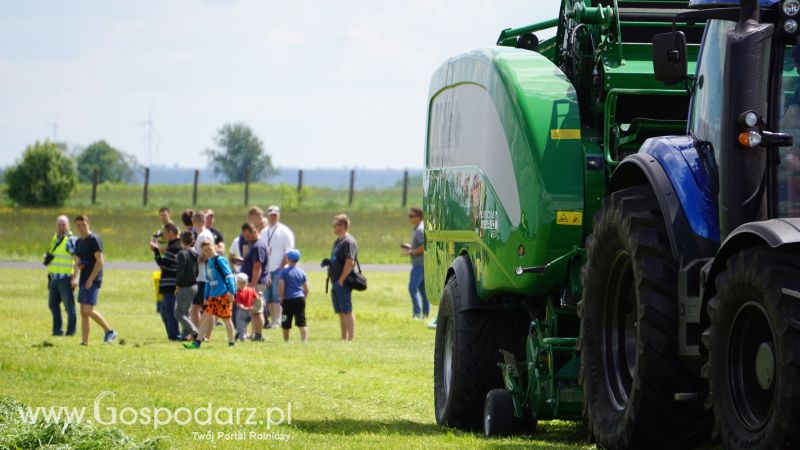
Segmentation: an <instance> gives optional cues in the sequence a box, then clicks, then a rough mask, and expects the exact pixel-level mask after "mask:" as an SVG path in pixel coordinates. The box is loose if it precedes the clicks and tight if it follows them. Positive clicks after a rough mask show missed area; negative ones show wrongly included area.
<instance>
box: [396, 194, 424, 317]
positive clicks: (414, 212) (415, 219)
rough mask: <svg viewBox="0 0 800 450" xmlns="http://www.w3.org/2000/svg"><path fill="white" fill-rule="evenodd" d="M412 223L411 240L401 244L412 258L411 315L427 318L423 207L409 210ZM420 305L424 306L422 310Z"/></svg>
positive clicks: (404, 251) (409, 281)
mask: <svg viewBox="0 0 800 450" xmlns="http://www.w3.org/2000/svg"><path fill="white" fill-rule="evenodd" d="M408 221H409V222H410V223H411V226H412V227H413V228H412V231H411V242H407V243H404V244H403V245H401V247H402V248H403V255H404V256H408V257H410V258H411V276H410V277H409V280H408V293H409V294H411V317H412V318H413V319H426V318H427V317H428V314H429V313H430V309H431V306H430V303H429V302H428V296H427V295H425V256H424V255H423V253H425V245H424V244H425V225H424V223H423V221H422V208H416V207H415V208H411V209H410V210H409V211H408ZM420 305H421V306H422V308H421V310H420Z"/></svg>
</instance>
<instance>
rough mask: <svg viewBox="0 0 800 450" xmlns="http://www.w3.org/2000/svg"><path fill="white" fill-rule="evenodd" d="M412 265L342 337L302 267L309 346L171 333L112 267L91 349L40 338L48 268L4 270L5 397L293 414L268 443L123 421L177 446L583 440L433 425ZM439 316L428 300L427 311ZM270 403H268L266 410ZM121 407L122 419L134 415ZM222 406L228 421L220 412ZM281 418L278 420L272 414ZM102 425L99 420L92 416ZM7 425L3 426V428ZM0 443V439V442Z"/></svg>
mask: <svg viewBox="0 0 800 450" xmlns="http://www.w3.org/2000/svg"><path fill="white" fill-rule="evenodd" d="M406 277H407V274H405V273H391V274H390V273H371V274H369V282H370V288H369V290H368V291H366V292H364V293H356V294H355V295H354V308H355V313H356V317H357V325H356V340H355V341H354V342H351V343H347V342H342V341H340V340H339V339H338V337H339V331H338V319H337V317H336V316H335V315H334V314H333V312H332V311H331V307H330V301H329V299H328V297H327V296H326V295H325V294H324V292H323V290H324V278H323V274H321V273H312V274H310V287H311V294H310V297H309V301H308V325H309V331H310V342H309V343H308V344H306V345H301V344H300V343H299V342H298V340H297V337H298V336H297V335H296V331H294V332H293V333H294V335H293V336H292V341H291V342H289V343H283V342H281V341H280V338H279V337H278V333H279V331H277V330H275V331H273V330H268V331H266V333H267V335H266V337H267V341H268V342H266V343H252V342H247V343H244V344H240V345H237V346H236V347H234V348H228V347H227V345H226V344H225V339H224V331H223V329H222V328H216V329H215V330H214V334H213V336H212V341H211V343H209V344H207V345H204V346H203V348H201V349H200V350H199V351H191V350H185V349H183V348H181V347H180V345H179V344H176V343H170V342H168V341H166V339H165V336H164V330H163V326H162V324H161V321H160V319H159V317H158V316H157V315H156V314H155V312H154V302H153V299H152V297H153V296H152V293H151V292H152V290H151V289H150V284H149V283H150V272H149V271H114V270H109V271H108V272H107V275H106V280H105V282H104V285H103V289H102V290H101V296H100V303H99V307H98V309H99V310H100V311H102V313H103V314H104V315H105V316H106V317H107V319H108V320H109V322H110V323H111V325H112V326H113V327H114V328H115V329H116V330H117V331H118V333H119V335H120V343H118V344H114V345H103V344H102V335H101V333H100V331H99V329H98V328H96V327H94V326H93V330H92V336H91V342H90V346H89V347H81V346H79V345H78V342H79V340H78V338H75V337H59V338H54V337H50V336H49V331H50V320H51V319H50V314H49V311H48V309H47V306H46V291H45V276H44V272H43V271H39V270H17V269H4V270H0V292H2V293H3V294H2V296H0V315H1V316H2V317H3V318H4V319H5V320H4V324H3V326H2V327H0V380H1V381H0V396H2V395H8V396H10V397H12V398H14V399H16V400H19V401H22V402H24V403H25V404H27V405H29V406H32V407H38V406H56V407H58V406H65V407H70V408H72V407H86V411H87V412H86V414H87V417H89V418H91V419H93V414H94V413H93V406H94V402H95V399H96V397H97V396H98V394H100V393H101V392H105V391H109V392H113V393H114V394H113V396H111V395H109V396H108V397H105V398H103V399H102V400H100V413H101V418H102V419H103V420H104V421H108V420H109V418H110V416H109V414H110V413H108V408H116V409H117V411H121V410H122V409H123V408H126V407H131V408H134V409H136V410H140V409H142V408H156V407H163V408H169V409H170V410H173V411H174V410H176V409H177V408H182V407H185V408H190V409H195V408H201V407H206V406H207V405H208V404H209V402H211V403H212V404H213V407H214V408H220V407H221V408H232V409H235V408H257V414H258V416H257V418H258V419H266V415H267V410H268V408H282V410H283V411H284V412H287V411H288V408H289V405H291V419H292V423H291V424H287V423H283V424H280V425H273V426H272V427H271V429H270V431H271V432H274V433H282V434H287V435H289V441H288V442H286V443H281V442H274V441H265V440H215V441H213V442H209V441H204V440H198V439H197V438H196V437H195V435H193V434H192V433H193V432H194V433H206V432H209V431H210V432H211V433H212V434H214V436H216V433H217V432H225V433H231V432H234V431H242V432H244V433H245V434H247V433H250V432H264V431H266V425H264V424H257V425H238V426H237V425H225V424H222V425H217V424H212V425H203V424H192V423H190V424H188V425H179V424H176V423H172V424H169V425H164V426H162V427H159V428H158V429H154V427H153V426H152V424H151V425H142V424H141V423H136V424H132V425H124V424H118V425H117V428H118V429H119V430H121V431H122V432H123V433H125V434H127V435H128V436H130V437H131V438H133V439H135V440H136V441H137V442H143V441H145V440H146V439H151V438H155V437H161V438H162V444H163V445H165V446H168V447H175V448H212V447H222V448H237V449H239V448H263V447H267V446H271V447H281V446H286V447H289V448H370V449H374V448H495V447H508V448H579V447H583V446H586V443H585V441H584V440H583V435H584V432H583V430H582V427H581V426H580V425H579V424H576V423H571V422H543V423H540V425H539V431H537V433H536V435H534V436H532V437H514V438H503V439H484V438H482V437H480V436H478V435H476V434H471V433H464V432H458V431H453V430H449V429H445V428H442V427H439V426H437V425H436V424H435V420H434V413H433V385H432V384H433V383H432V371H433V358H432V355H433V346H434V332H432V331H431V330H428V329H426V327H425V322H422V321H412V320H410V318H409V316H410V305H409V304H408V299H407V293H406V288H405V286H406V282H407V278H406ZM433 312H434V313H435V307H434V311H433ZM273 411H276V410H273ZM131 417H133V416H131V415H130V414H129V415H128V418H127V419H128V420H130V419H131ZM224 417H226V416H224V415H223V421H225V419H224ZM275 417H277V416H275ZM92 426H95V427H98V428H102V429H105V426H100V425H96V424H95V425H92ZM2 433H3V427H2V424H0V434H2ZM0 442H2V441H0Z"/></svg>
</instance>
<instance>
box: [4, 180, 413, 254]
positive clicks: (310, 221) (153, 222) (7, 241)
mask: <svg viewBox="0 0 800 450" xmlns="http://www.w3.org/2000/svg"><path fill="white" fill-rule="evenodd" d="M242 189H243V187H242V186H241V185H209V186H205V187H201V189H200V192H199V194H198V207H199V208H209V207H210V208H214V210H215V213H216V223H217V227H218V228H219V229H220V230H221V231H222V232H223V234H224V235H225V238H226V242H227V243H228V244H230V242H231V241H232V240H233V238H234V237H235V236H237V235H238V234H239V227H240V226H241V224H242V223H243V222H244V221H245V220H246V218H247V209H248V207H247V206H244V200H243V194H242V193H243V190H242ZM90 190H91V187H90V186H87V185H81V186H80V188H79V189H78V192H77V194H76V195H75V196H73V197H72V198H71V199H70V200H69V201H68V202H67V205H66V206H65V207H64V208H58V209H56V208H37V209H32V208H14V207H11V206H9V202H8V200H7V199H5V198H4V197H3V198H2V199H0V205H5V206H0V259H12V260H29V261H37V260H39V259H41V255H42V254H43V253H44V251H45V247H46V246H47V244H48V243H49V240H50V238H51V237H52V234H53V231H54V226H55V218H56V216H57V215H58V214H67V215H69V216H70V217H73V216H75V215H76V214H79V213H87V214H89V216H90V219H91V223H92V228H93V230H94V231H95V232H97V233H99V234H100V235H101V237H102V238H103V241H104V243H105V246H106V249H105V252H106V256H107V257H108V259H109V260H112V261H114V260H116V261H146V260H150V259H151V258H152V253H151V252H150V251H149V250H148V247H147V242H148V241H149V239H150V235H151V234H152V233H153V232H154V231H155V230H156V229H157V228H158V227H159V226H160V222H159V219H158V213H157V210H158V207H159V206H162V205H165V206H169V207H170V208H171V209H172V210H173V219H174V220H176V221H180V216H179V215H180V211H181V210H182V209H184V208H186V207H190V206H191V197H192V189H191V186H188V185H174V186H167V185H156V186H153V187H152V188H151V190H150V200H149V202H148V205H150V206H149V207H148V208H143V207H142V203H141V202H142V192H141V186H136V185H101V186H99V187H98V193H97V198H98V201H97V204H96V205H95V206H91V205H90V198H91V194H90ZM421 197H422V193H421V190H420V189H419V188H415V189H414V190H412V191H411V193H410V194H409V200H408V203H409V205H419V204H420V203H421ZM400 199H401V192H400V190H399V189H386V190H379V191H369V190H365V191H357V192H356V193H355V199H354V203H353V206H352V207H349V208H348V207H347V191H346V190H345V191H337V190H331V189H321V188H312V189H308V190H307V191H305V192H304V195H303V198H298V195H297V193H296V191H295V190H294V189H293V188H290V187H288V186H285V185H282V186H281V185H278V186H274V185H264V184H256V185H252V186H251V189H250V203H249V204H250V205H258V206H260V207H262V208H263V209H266V207H267V206H268V205H270V204H277V205H280V206H281V208H282V209H283V214H282V216H283V217H282V220H283V222H284V223H286V224H287V225H288V226H289V227H290V228H292V230H293V231H294V233H295V237H296V240H297V246H298V247H299V248H300V250H301V251H302V252H303V255H304V256H303V258H304V260H305V261H307V262H311V261H318V260H321V259H322V258H323V257H325V256H328V255H329V253H330V246H331V244H332V242H333V240H334V236H333V234H332V233H331V227H330V222H331V218H332V217H333V215H334V214H337V213H340V212H344V213H347V214H348V215H350V217H351V220H352V222H353V224H352V228H351V232H352V234H353V235H354V236H355V237H356V239H357V240H358V242H359V251H360V256H359V260H360V261H361V262H362V263H373V264H378V263H403V262H407V260H408V259H407V258H404V257H402V256H400V248H399V244H400V243H401V242H405V241H407V240H408V239H409V234H410V232H411V230H410V227H409V225H408V218H407V214H406V210H405V209H404V208H402V207H401V206H400Z"/></svg>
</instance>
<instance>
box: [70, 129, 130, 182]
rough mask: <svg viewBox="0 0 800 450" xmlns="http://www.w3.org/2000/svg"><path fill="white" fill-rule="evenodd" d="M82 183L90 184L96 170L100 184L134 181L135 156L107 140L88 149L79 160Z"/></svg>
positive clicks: (98, 142) (79, 175)
mask: <svg viewBox="0 0 800 450" xmlns="http://www.w3.org/2000/svg"><path fill="white" fill-rule="evenodd" d="M77 162H78V177H79V179H80V181H82V182H86V183H90V182H91V181H92V177H93V175H94V171H95V169H97V170H98V182H100V183H104V182H106V181H109V182H112V183H125V182H129V181H132V180H133V169H134V167H136V166H137V163H136V160H135V159H134V157H133V156H130V155H127V154H125V153H122V152H121V151H119V150H117V149H115V148H114V147H112V146H110V145H109V144H108V142H106V141H105V140H100V141H97V142H95V143H93V144H91V145H89V146H88V147H86V148H85V149H84V150H83V151H82V152H81V153H80V155H78V158H77Z"/></svg>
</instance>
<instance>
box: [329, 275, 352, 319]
mask: <svg viewBox="0 0 800 450" xmlns="http://www.w3.org/2000/svg"><path fill="white" fill-rule="evenodd" d="M331 302H332V303H333V312H335V313H351V312H353V290H352V289H350V288H348V287H342V286H339V283H337V282H335V281H334V282H333V284H332V287H331Z"/></svg>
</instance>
